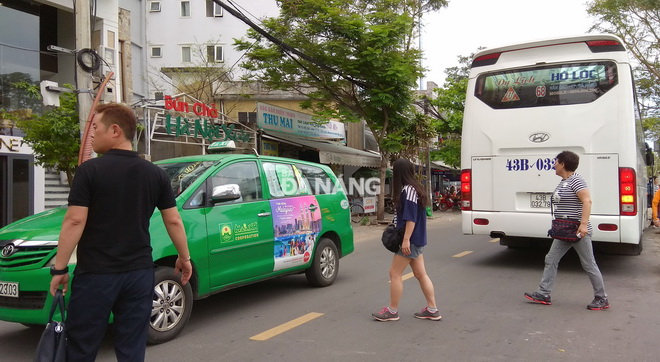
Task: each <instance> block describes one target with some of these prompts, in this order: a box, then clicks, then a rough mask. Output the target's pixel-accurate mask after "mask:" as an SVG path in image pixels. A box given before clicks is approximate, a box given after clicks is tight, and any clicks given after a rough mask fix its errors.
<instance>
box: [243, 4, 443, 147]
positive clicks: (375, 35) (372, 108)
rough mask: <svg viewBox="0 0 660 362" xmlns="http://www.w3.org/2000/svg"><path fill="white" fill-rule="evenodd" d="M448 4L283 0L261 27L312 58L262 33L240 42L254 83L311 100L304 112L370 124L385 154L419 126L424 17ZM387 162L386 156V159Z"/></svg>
mask: <svg viewBox="0 0 660 362" xmlns="http://www.w3.org/2000/svg"><path fill="white" fill-rule="evenodd" d="M446 4H447V2H446V0H425V1H419V0H396V1H395V0H288V1H286V0H282V1H280V5H281V10H280V16H279V17H277V18H269V19H264V20H262V22H263V28H264V29H265V30H266V31H267V32H268V33H270V34H271V35H273V36H275V37H276V38H278V39H280V40H282V41H283V42H284V43H286V44H288V45H290V46H291V47H293V48H295V49H297V50H298V51H300V52H302V53H304V54H305V55H307V56H309V57H311V59H313V60H315V61H310V58H307V59H303V58H301V57H299V56H297V55H293V54H292V52H291V51H290V50H286V49H287V47H286V46H280V45H278V44H273V43H270V42H268V41H266V40H265V39H263V38H262V37H261V35H259V34H258V33H257V32H256V31H249V32H248V38H249V40H236V41H235V46H236V48H237V49H238V50H241V51H245V52H246V54H245V57H246V59H247V61H246V62H245V63H243V65H242V66H243V67H244V68H245V69H247V70H248V71H249V75H248V76H247V77H246V78H248V79H252V80H257V81H260V82H262V83H264V84H265V85H266V86H267V87H268V88H270V89H282V90H294V91H297V92H299V93H301V94H304V95H306V96H308V97H309V100H308V101H306V102H303V104H302V106H303V107H306V108H308V109H312V110H314V112H315V113H316V114H318V115H322V116H323V117H325V118H326V119H330V118H334V119H339V120H342V121H357V120H359V119H364V120H365V121H366V122H367V125H368V126H369V127H370V128H371V130H372V131H373V132H374V136H375V137H376V140H377V141H378V143H379V145H380V147H381V151H382V153H383V156H387V155H389V154H391V153H393V152H399V151H401V150H403V147H402V139H404V138H406V137H407V138H408V139H410V137H409V136H410V135H403V133H405V131H404V130H410V129H411V128H414V127H413V126H412V125H411V123H413V122H414V120H415V119H416V116H415V111H414V109H413V102H414V99H415V92H414V89H415V86H416V83H417V80H418V79H419V77H420V76H421V75H422V73H423V69H422V67H421V65H420V60H421V55H422V54H421V51H420V50H419V49H415V48H413V47H412V44H414V41H413V40H414V35H415V31H416V26H417V25H418V24H417V23H416V21H417V20H418V19H419V18H418V15H420V14H421V13H423V12H425V11H429V10H437V9H439V8H441V7H444V6H446ZM384 158H385V157H384Z"/></svg>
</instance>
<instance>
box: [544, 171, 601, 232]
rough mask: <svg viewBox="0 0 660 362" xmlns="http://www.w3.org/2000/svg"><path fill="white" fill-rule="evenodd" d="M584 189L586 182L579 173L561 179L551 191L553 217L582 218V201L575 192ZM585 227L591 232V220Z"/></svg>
mask: <svg viewBox="0 0 660 362" xmlns="http://www.w3.org/2000/svg"><path fill="white" fill-rule="evenodd" d="M586 189H588V187H587V183H586V182H585V181H584V179H583V178H582V176H581V175H580V174H577V173H573V174H572V175H571V176H569V177H568V178H566V179H563V180H561V181H560V182H559V184H558V185H557V188H555V191H554V192H553V193H552V206H553V212H554V216H555V219H566V218H568V219H575V220H582V202H581V201H580V199H579V198H578V196H577V193H578V192H579V191H581V190H586ZM587 229H588V230H589V234H591V232H592V229H591V222H589V223H588V225H587Z"/></svg>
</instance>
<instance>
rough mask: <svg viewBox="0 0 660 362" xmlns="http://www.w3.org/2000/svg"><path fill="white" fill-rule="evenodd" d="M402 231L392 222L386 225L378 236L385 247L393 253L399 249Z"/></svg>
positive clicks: (401, 241)
mask: <svg viewBox="0 0 660 362" xmlns="http://www.w3.org/2000/svg"><path fill="white" fill-rule="evenodd" d="M403 231H404V229H397V228H396V226H394V224H389V225H387V227H386V228H385V230H384V231H383V236H381V238H380V239H381V241H382V242H383V246H385V249H387V250H389V251H391V252H393V253H396V252H397V251H399V249H400V248H401V243H403Z"/></svg>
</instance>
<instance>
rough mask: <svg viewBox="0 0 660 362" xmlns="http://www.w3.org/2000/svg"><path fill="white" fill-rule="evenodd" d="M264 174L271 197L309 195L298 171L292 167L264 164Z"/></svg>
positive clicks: (282, 164)
mask: <svg viewBox="0 0 660 362" xmlns="http://www.w3.org/2000/svg"><path fill="white" fill-rule="evenodd" d="M263 166H264V173H265V174H266V181H267V184H268V190H269V191H270V195H271V196H272V197H290V196H298V195H310V194H311V193H310V191H309V187H308V186H307V184H306V183H305V182H303V177H302V174H301V173H300V171H299V170H298V169H297V168H296V167H295V166H293V165H289V164H284V163H272V162H264V164H263Z"/></svg>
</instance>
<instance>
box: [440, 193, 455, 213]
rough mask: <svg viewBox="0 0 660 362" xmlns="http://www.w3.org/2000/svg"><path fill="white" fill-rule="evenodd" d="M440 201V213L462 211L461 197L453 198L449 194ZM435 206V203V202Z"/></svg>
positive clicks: (442, 196) (441, 197) (444, 195)
mask: <svg viewBox="0 0 660 362" xmlns="http://www.w3.org/2000/svg"><path fill="white" fill-rule="evenodd" d="M439 199H440V201H439V205H438V208H439V209H440V211H447V210H460V209H461V205H460V197H452V196H451V195H449V194H443V195H441V196H440V198H439ZM434 204H435V202H434Z"/></svg>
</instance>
